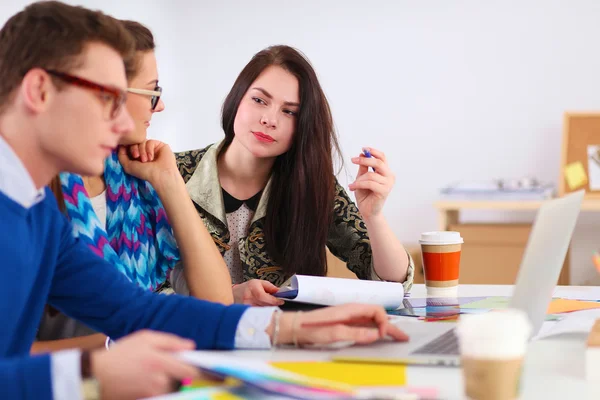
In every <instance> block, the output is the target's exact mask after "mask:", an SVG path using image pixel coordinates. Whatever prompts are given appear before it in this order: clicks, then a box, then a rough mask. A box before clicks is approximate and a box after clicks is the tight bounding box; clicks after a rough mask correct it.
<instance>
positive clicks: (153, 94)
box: [127, 85, 162, 111]
mask: <svg viewBox="0 0 600 400" xmlns="http://www.w3.org/2000/svg"><path fill="white" fill-rule="evenodd" d="M127 91H128V92H129V93H135V94H141V95H144V96H150V104H151V105H152V111H154V110H155V109H156V106H157V105H158V101H159V100H160V96H161V94H162V88H161V87H160V86H158V85H157V86H156V87H155V88H154V90H147V89H136V88H127Z"/></svg>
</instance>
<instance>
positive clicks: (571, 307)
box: [548, 299, 600, 314]
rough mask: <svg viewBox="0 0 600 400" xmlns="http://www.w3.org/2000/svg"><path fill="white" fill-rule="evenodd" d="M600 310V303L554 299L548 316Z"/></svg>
mask: <svg viewBox="0 0 600 400" xmlns="http://www.w3.org/2000/svg"><path fill="white" fill-rule="evenodd" d="M592 308H600V303H597V302H595V301H581V300H568V299H554V300H552V302H550V306H549V307H548V314H560V313H566V312H572V311H580V310H589V309H592Z"/></svg>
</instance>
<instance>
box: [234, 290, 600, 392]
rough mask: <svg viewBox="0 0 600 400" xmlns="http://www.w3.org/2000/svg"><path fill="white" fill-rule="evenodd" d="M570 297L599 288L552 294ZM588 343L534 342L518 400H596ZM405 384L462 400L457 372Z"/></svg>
mask: <svg viewBox="0 0 600 400" xmlns="http://www.w3.org/2000/svg"><path fill="white" fill-rule="evenodd" d="M512 288H513V287H512V286H509V285H461V286H460V288H459V295H460V296H463V297H470V296H510V295H511V294H512ZM574 293H580V294H581V295H582V296H585V297H586V298H588V299H592V298H596V299H600V287H583V286H582V287H577V286H559V287H557V288H556V290H555V292H554V295H555V296H556V297H561V296H568V294H571V295H573V294H574ZM411 297H412V298H415V297H426V296H425V287H424V285H415V287H414V288H413V290H412V292H411ZM571 297H572V296H571ZM428 323H433V322H428ZM445 323H447V322H445ZM549 324H554V322H545V327H546V328H548V326H549ZM543 329H544V328H543ZM586 338H587V335H570V336H561V337H554V338H548V339H542V340H537V341H534V342H532V343H531V344H530V346H529V349H528V352H527V356H526V360H525V367H524V373H523V383H522V384H523V386H522V387H523V390H522V396H521V399H569V400H570V399H577V400H579V399H595V400H598V399H600V382H597V383H593V384H590V383H588V382H586V380H585V374H584V373H585V371H584V349H585V340H586ZM228 354H232V352H228ZM233 354H235V355H238V356H240V357H245V358H254V359H259V360H263V361H322V360H327V359H329V357H330V356H331V354H333V352H332V351H309V350H301V349H289V350H288V349H285V350H283V349H278V350H275V351H244V350H238V351H235V352H233ZM407 385H409V386H436V387H438V389H439V392H438V396H439V398H440V399H463V398H464V395H463V382H462V376H461V369H460V368H448V367H445V368H440V367H418V366H409V367H408V368H407Z"/></svg>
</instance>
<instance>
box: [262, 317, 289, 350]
mask: <svg viewBox="0 0 600 400" xmlns="http://www.w3.org/2000/svg"><path fill="white" fill-rule="evenodd" d="M278 313H279V314H281V315H279V316H277V314H278ZM277 318H279V329H278V331H277V329H276V328H277V327H276V325H277ZM293 319H294V314H293V313H288V312H281V311H275V312H274V313H273V316H272V317H271V323H270V324H269V326H268V327H267V329H266V333H267V335H269V337H270V338H271V343H272V344H273V345H274V346H277V345H281V344H289V343H292V341H293V336H292V333H293V330H292V328H293V326H292V322H293ZM275 336H276V337H275ZM275 340H276V343H275Z"/></svg>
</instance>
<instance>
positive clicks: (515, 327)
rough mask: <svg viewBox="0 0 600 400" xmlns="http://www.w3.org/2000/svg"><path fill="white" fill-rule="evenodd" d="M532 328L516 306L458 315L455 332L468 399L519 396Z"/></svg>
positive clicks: (494, 399)
mask: <svg viewBox="0 0 600 400" xmlns="http://www.w3.org/2000/svg"><path fill="white" fill-rule="evenodd" d="M531 329H532V328H531V323H530V322H529V319H528V318H527V315H526V314H525V313H524V312H523V311H521V310H516V309H506V310H499V311H491V312H488V313H485V314H477V315H463V316H462V317H461V319H460V321H459V323H458V326H457V328H456V333H457V335H458V340H459V344H460V352H461V360H462V368H463V376H464V381H465V393H466V395H467V397H468V398H469V399H474V400H480V399H486V400H512V399H516V398H518V397H519V392H520V387H519V382H520V377H521V368H522V363H523V358H524V356H525V352H526V350H527V342H528V339H529V335H530V333H531Z"/></svg>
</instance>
